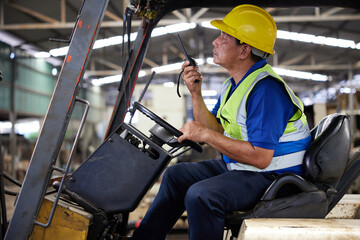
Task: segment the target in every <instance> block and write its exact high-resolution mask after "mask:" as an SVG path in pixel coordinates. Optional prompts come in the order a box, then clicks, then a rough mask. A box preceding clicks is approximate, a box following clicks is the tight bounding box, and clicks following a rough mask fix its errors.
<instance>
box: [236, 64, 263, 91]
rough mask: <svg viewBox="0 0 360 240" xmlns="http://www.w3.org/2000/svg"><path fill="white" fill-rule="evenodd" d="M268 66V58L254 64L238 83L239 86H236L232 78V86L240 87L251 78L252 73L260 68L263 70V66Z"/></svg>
mask: <svg viewBox="0 0 360 240" xmlns="http://www.w3.org/2000/svg"><path fill="white" fill-rule="evenodd" d="M266 64H267V60H266V58H264V59H262V60H260V61H258V62H256V63H254V65H252V66H251V68H250V69H249V70H248V71H247V72H246V74H245V75H244V77H243V78H242V79H241V80H240V81H239V82H238V84H235V81H234V78H232V77H231V84H232V87H237V86H239V84H240V83H241V82H242V81H243V80H244V79H245V78H246V77H247V76H249V74H250V73H252V72H254V71H256V70H258V69H259V68H262V67H263V66H265V65H266Z"/></svg>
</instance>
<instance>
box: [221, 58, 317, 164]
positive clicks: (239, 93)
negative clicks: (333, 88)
mask: <svg viewBox="0 0 360 240" xmlns="http://www.w3.org/2000/svg"><path fill="white" fill-rule="evenodd" d="M267 76H272V77H274V78H275V79H277V80H278V81H279V82H280V83H282V84H283V86H284V87H285V89H286V90H287V93H288V95H289V97H290V99H291V100H292V103H293V104H294V105H295V106H296V107H297V108H298V111H297V112H296V113H295V114H294V115H293V117H292V118H291V119H290V120H289V122H288V124H287V126H286V128H285V131H284V133H283V135H282V136H281V137H280V139H279V142H288V141H297V140H300V139H304V138H306V137H308V136H309V135H310V132H309V128H308V125H307V121H306V116H305V115H304V114H303V111H304V106H303V104H302V102H301V101H300V99H299V98H298V97H297V96H295V94H294V93H293V91H292V90H291V89H290V88H289V87H288V86H287V84H286V83H285V82H284V80H283V79H282V78H281V77H280V76H278V75H277V74H276V73H275V72H274V71H273V69H272V68H271V67H270V65H268V64H267V65H265V66H264V67H262V68H260V69H258V70H256V71H254V72H253V73H251V74H249V75H248V76H247V77H246V78H245V79H244V80H243V81H242V82H241V83H240V85H239V86H238V87H237V88H236V89H235V91H234V93H233V94H232V95H231V96H230V98H229V99H228V100H227V101H225V99H227V98H228V94H229V93H230V90H231V81H230V78H229V79H227V80H226V81H225V82H224V85H223V89H222V92H221V104H220V108H219V111H218V113H217V117H218V118H219V119H220V121H221V124H222V126H223V128H224V135H225V136H227V137H230V138H234V139H239V140H244V141H248V135H247V126H246V102H247V98H248V96H249V94H250V92H251V91H252V89H253V87H254V86H255V85H256V83H258V82H259V81H260V80H262V79H264V78H266V77H267ZM239 103H240V104H239ZM303 155H304V151H300V152H296V153H293V154H287V155H283V156H277V157H273V159H272V161H271V163H270V165H269V166H268V167H267V168H266V169H258V168H256V167H253V166H249V165H246V164H242V163H231V164H230V165H228V168H231V170H232V169H249V170H250V169H251V171H270V170H269V169H271V170H276V169H283V168H287V167H291V166H296V165H299V164H301V163H302V159H303ZM289 164H290V165H289ZM235 166H236V167H235ZM270 166H271V167H270ZM269 167H270V168H269ZM229 170H230V169H229Z"/></svg>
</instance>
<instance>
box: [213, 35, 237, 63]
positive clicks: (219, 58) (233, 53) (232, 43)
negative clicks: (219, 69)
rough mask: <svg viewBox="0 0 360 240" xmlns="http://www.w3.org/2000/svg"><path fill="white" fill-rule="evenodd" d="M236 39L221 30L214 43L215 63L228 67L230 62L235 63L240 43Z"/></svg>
mask: <svg viewBox="0 0 360 240" xmlns="http://www.w3.org/2000/svg"><path fill="white" fill-rule="evenodd" d="M236 41H237V40H236V39H235V38H234V37H232V36H230V35H229V34H227V33H224V32H221V34H220V36H219V37H217V38H216V39H215V40H214V41H213V42H212V45H213V46H214V49H213V56H214V63H216V64H218V65H220V66H223V67H225V68H226V67H227V66H228V65H229V64H234V63H235V61H236V58H237V56H238V51H237V50H238V48H239V45H238V44H237V43H236Z"/></svg>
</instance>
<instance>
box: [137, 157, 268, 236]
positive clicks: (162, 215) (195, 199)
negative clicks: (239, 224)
mask: <svg viewBox="0 0 360 240" xmlns="http://www.w3.org/2000/svg"><path fill="white" fill-rule="evenodd" d="M273 180H274V176H273V175H272V174H269V173H255V172H249V171H228V170H227V169H226V165H225V164H224V163H223V161H221V160H207V161H203V162H197V163H180V164H176V165H174V166H172V167H169V168H168V169H167V171H166V172H165V173H164V176H163V179H162V182H161V185H160V189H159V192H158V194H157V196H156V197H155V199H154V202H153V203H152V204H151V206H150V208H149V210H148V212H147V213H146V215H145V217H144V219H143V220H142V221H141V223H140V226H139V228H137V229H136V230H135V231H134V234H133V239H135V240H145V239H146V240H163V239H165V237H166V234H167V233H168V232H169V231H170V230H171V229H172V227H173V226H174V224H175V223H176V221H177V220H178V219H179V217H180V216H181V215H182V214H183V212H184V211H185V209H186V211H187V216H188V222H189V239H190V240H201V239H206V240H222V239H223V230H224V222H225V215H226V214H227V213H230V212H232V211H234V210H246V209H251V208H252V207H254V206H255V204H256V203H257V202H258V201H259V200H260V198H261V196H262V194H263V193H264V192H265V190H266V188H267V187H268V186H269V185H270V184H271V183H272V181H273Z"/></svg>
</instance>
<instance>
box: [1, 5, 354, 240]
mask: <svg viewBox="0 0 360 240" xmlns="http://www.w3.org/2000/svg"><path fill="white" fill-rule="evenodd" d="M242 3H248V2H247V1H239V0H226V1H225V0H223V1H219V0H207V1H198V0H197V1H193V0H183V1H175V0H147V1H145V0H140V1H139V0H131V7H129V8H127V10H126V11H125V14H124V28H126V27H127V29H124V32H126V30H128V31H127V32H128V33H130V26H131V17H132V15H134V14H136V15H137V16H139V17H141V18H142V19H143V24H142V26H140V27H139V29H138V34H137V38H136V40H135V42H134V43H133V45H132V47H131V48H130V41H128V57H127V61H126V63H125V64H124V66H123V75H122V80H121V82H120V85H119V89H118V90H119V93H118V96H117V99H116V102H115V105H114V110H113V114H112V116H111V119H110V121H109V125H108V129H107V132H106V134H105V136H104V139H105V140H104V142H103V144H102V145H101V146H100V147H99V148H98V149H97V150H96V151H95V152H94V153H93V154H92V155H91V156H90V157H89V158H88V159H87V160H86V161H85V162H84V163H83V165H81V166H80V167H79V168H78V169H77V170H76V171H75V172H74V173H73V174H71V175H70V176H68V173H69V168H70V164H71V158H72V153H73V152H74V149H75V147H76V145H77V142H78V140H79V136H80V133H81V130H82V127H83V125H84V123H85V121H86V116H87V112H88V110H89V107H90V105H89V103H88V102H87V101H86V100H83V99H80V98H78V97H77V95H78V92H79V89H80V86H81V81H82V79H83V75H84V70H85V69H86V68H87V64H88V61H89V58H90V55H91V52H92V48H93V45H94V41H95V39H96V36H97V34H98V32H99V29H100V26H101V22H102V19H103V17H104V13H105V10H106V8H107V4H108V0H84V1H83V5H82V7H81V9H80V10H79V14H78V17H77V20H76V23H75V27H74V30H73V34H72V35H71V37H70V41H69V50H68V53H67V55H66V56H65V58H64V62H63V65H62V70H61V72H60V74H59V77H58V80H57V84H56V87H55V89H54V92H53V96H52V99H51V102H50V105H49V108H48V112H47V114H46V116H45V119H44V122H43V125H42V128H41V132H40V134H39V137H38V140H37V143H36V146H35V149H34V152H33V154H32V158H31V163H30V166H29V168H28V170H27V173H26V176H25V179H24V182H23V184H22V187H21V190H20V193H19V194H18V197H17V200H16V205H15V210H14V213H13V216H12V218H11V221H10V224H9V226H8V227H7V229H6V228H5V229H4V228H3V229H4V232H5V230H6V235H5V239H6V240H15V239H19V240H23V239H36V240H37V239H50V238H49V236H51V239H54V238H57V239H120V237H121V236H122V235H124V234H126V231H127V219H128V215H129V212H131V211H133V210H134V209H135V208H136V207H137V205H138V204H139V202H140V201H141V199H142V197H143V196H144V195H145V193H146V192H147V191H148V190H149V188H150V187H151V186H152V184H153V183H154V182H155V181H156V179H157V178H158V177H159V176H160V174H161V172H162V171H163V170H164V169H165V167H166V165H167V164H168V162H169V161H170V160H171V159H172V158H173V157H175V156H177V155H180V154H182V153H183V152H184V151H187V149H189V148H193V149H195V150H197V151H201V146H200V145H199V144H197V143H194V142H191V141H185V142H184V143H183V144H179V143H178V142H177V140H176V137H178V136H180V135H181V132H179V131H178V130H177V129H175V128H174V127H172V126H171V125H170V124H168V123H167V122H165V121H164V120H162V119H161V118H159V117H158V116H157V115H156V114H155V113H153V112H151V110H149V109H147V108H146V107H145V106H143V105H142V104H141V103H139V102H135V103H134V104H132V105H131V104H130V100H131V96H132V92H133V89H134V86H135V83H136V80H137V76H138V72H139V71H140V68H141V65H142V62H143V59H144V56H145V53H146V50H147V47H148V44H149V40H150V37H151V32H152V30H153V29H154V28H155V26H156V25H157V23H158V22H159V21H160V19H161V18H162V17H163V16H164V15H166V14H167V13H169V12H171V11H173V10H177V9H182V8H196V7H234V6H237V5H239V4H242ZM251 3H252V4H256V5H259V6H261V7H289V6H310V5H311V6H314V5H316V6H339V7H355V8H360V6H359V5H360V4H359V3H354V2H353V1H351V0H345V1H337V0H313V1H307V0H299V1H292V2H291V3H289V2H288V1H284V0H273V1H265V0H254V1H251ZM127 36H128V37H130V34H128V35H127ZM124 42H125V41H124ZM140 100H141V99H140ZM75 104H83V105H85V111H84V114H83V117H82V119H81V124H80V127H79V131H78V132H77V134H76V137H75V140H74V143H73V147H72V150H71V154H70V156H69V159H68V163H67V164H66V167H65V169H62V168H58V167H56V166H55V163H56V159H57V157H58V155H59V151H60V147H61V144H62V142H63V140H64V136H65V132H66V129H67V126H68V124H69V121H70V118H71V114H72V112H73V109H74V106H75ZM130 107H132V108H130ZM128 111H130V112H132V113H134V112H135V111H139V112H141V113H143V114H145V115H146V116H148V117H149V118H150V119H151V120H152V121H154V122H155V125H154V127H153V128H151V129H150V130H149V133H150V134H149V136H148V135H147V134H146V133H143V132H140V131H139V130H138V129H136V128H135V127H133V126H132V125H131V124H126V123H124V122H123V120H124V117H125V114H126V113H127V112H128ZM184 146H185V147H186V149H185V150H182V149H183V148H182V147H184ZM54 171H56V172H60V173H61V174H62V175H63V177H61V178H59V179H57V180H58V181H53V180H52V179H51V176H52V174H53V172H54ZM52 186H54V187H55V188H56V191H54V190H53V189H54V188H53V187H52ZM3 221H4V220H3ZM4 225H6V222H3V226H4Z"/></svg>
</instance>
